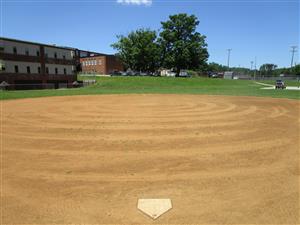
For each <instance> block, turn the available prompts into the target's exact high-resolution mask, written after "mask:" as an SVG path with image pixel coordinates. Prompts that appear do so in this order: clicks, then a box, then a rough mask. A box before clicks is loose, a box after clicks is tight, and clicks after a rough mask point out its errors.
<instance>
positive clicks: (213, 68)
mask: <svg viewBox="0 0 300 225" xmlns="http://www.w3.org/2000/svg"><path fill="white" fill-rule="evenodd" d="M226 69H227V66H223V65H221V64H218V63H215V62H211V63H209V64H208V66H207V70H208V71H209V72H224V71H226Z"/></svg>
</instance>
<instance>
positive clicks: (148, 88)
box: [0, 77, 300, 100]
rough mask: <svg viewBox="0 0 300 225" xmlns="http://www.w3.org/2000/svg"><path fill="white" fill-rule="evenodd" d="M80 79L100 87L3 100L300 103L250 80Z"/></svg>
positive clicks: (293, 95) (293, 94) (15, 94)
mask: <svg viewBox="0 0 300 225" xmlns="http://www.w3.org/2000/svg"><path fill="white" fill-rule="evenodd" d="M79 79H96V80H97V83H96V84H95V85H92V86H89V87H85V88H77V89H76V88H74V89H59V90H28V91H2V92H1V94H0V95H1V99H3V100H4V99H20V98H35V97H46V96H66V95H96V94H130V93H161V94H167V93H168V94H208V95H236V96H263V97H274V98H290V99H300V92H299V91H291V90H262V89H260V88H261V87H262V86H261V85H258V84H255V83H254V82H253V81H248V80H224V79H211V78H173V77H79Z"/></svg>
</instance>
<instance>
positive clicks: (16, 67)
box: [15, 65, 19, 73]
mask: <svg viewBox="0 0 300 225" xmlns="http://www.w3.org/2000/svg"><path fill="white" fill-rule="evenodd" d="M15 73H19V67H18V66H17V65H16V66H15Z"/></svg>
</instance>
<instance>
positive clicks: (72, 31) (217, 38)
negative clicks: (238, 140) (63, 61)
mask: <svg viewBox="0 0 300 225" xmlns="http://www.w3.org/2000/svg"><path fill="white" fill-rule="evenodd" d="M0 1H1V3H0V6H1V11H0V12H1V17H0V19H1V20H0V23H1V32H0V36H2V37H8V38H15V39H21V40H27V41H34V42H41V43H47V44H56V45H60V46H69V47H74V48H79V49H83V50H90V51H96V52H102V53H107V54H113V53H115V50H114V49H113V48H112V47H111V44H112V43H114V42H116V41H117V38H116V35H119V34H122V35H127V34H128V33H129V32H130V31H133V30H136V29H138V28H150V29H153V30H156V31H159V29H160V28H161V23H160V22H161V21H166V20H168V17H169V15H173V14H177V13H187V14H194V15H196V16H197V18H198V19H199V21H200V24H199V26H198V27H197V31H198V32H200V33H201V34H202V35H205V36H206V42H207V44H208V52H209V54H210V56H209V59H208V62H217V63H220V64H223V65H227V49H232V51H231V57H230V66H236V67H239V66H240V67H247V68H250V66H251V61H255V57H256V61H257V68H259V66H260V65H261V64H263V63H274V64H276V65H278V66H279V67H289V66H290V63H291V55H292V54H291V46H293V45H297V46H299V9H300V8H299V0H0ZM295 62H297V63H299V52H297V53H296V54H295Z"/></svg>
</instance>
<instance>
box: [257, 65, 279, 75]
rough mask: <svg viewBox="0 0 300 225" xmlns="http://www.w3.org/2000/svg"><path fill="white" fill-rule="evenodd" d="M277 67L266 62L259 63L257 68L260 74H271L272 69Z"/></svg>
mask: <svg viewBox="0 0 300 225" xmlns="http://www.w3.org/2000/svg"><path fill="white" fill-rule="evenodd" d="M276 68H277V65H275V64H272V63H266V64H263V65H261V67H260V68H259V70H260V71H261V74H262V75H267V76H272V74H273V71H274V70H275V69H276Z"/></svg>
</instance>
